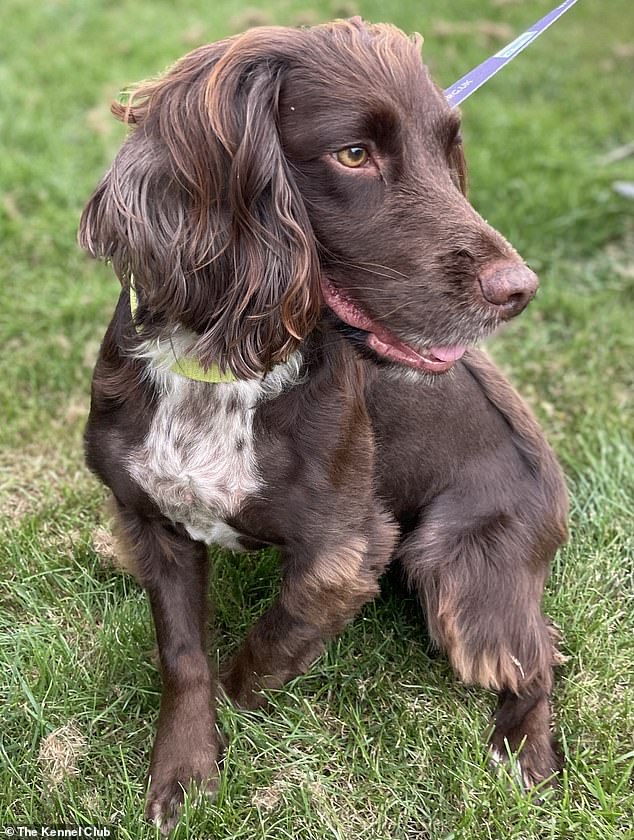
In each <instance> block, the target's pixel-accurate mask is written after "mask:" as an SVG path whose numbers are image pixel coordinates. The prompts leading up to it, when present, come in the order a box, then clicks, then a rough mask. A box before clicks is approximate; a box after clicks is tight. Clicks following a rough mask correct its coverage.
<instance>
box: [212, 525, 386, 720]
mask: <svg viewBox="0 0 634 840" xmlns="http://www.w3.org/2000/svg"><path fill="white" fill-rule="evenodd" d="M329 528H330V529H332V530H333V531H334V532H335V533H337V529H336V528H333V523H332V522H330V523H327V524H326V525H325V526H324V531H325V532H326V533H327V531H328V529H329ZM300 530H301V529H300ZM310 530H311V529H308V531H309V532H310ZM313 533H314V531H313ZM321 536H323V532H322V535H321ZM396 536H397V528H396V524H395V523H394V522H393V521H392V520H391V518H390V517H388V516H387V515H386V514H385V513H383V511H381V510H377V511H376V513H375V515H374V516H373V518H372V519H371V520H370V522H369V523H368V525H367V528H366V529H363V530H362V531H361V532H357V533H348V534H347V535H346V536H345V537H343V538H341V537H339V539H338V540H336V541H335V540H334V539H332V538H331V539H328V540H326V541H324V540H323V539H320V540H318V542H319V544H320V548H319V550H318V551H317V552H316V551H315V548H314V546H310V545H308V544H306V545H305V546H304V547H302V546H300V545H297V546H295V547H294V550H293V552H292V553H289V554H288V555H287V556H286V558H285V561H284V568H283V580H282V587H281V591H280V595H279V598H278V599H277V601H276V602H275V603H274V604H273V605H272V606H271V608H270V609H269V610H268V612H266V613H265V614H264V616H262V618H261V619H260V620H259V621H258V622H257V623H256V624H255V626H254V627H253V628H252V629H251V631H250V633H249V634H248V636H247V638H246V640H245V642H244V643H243V645H242V647H241V648H240V650H239V651H238V653H237V654H236V656H235V657H234V658H233V660H232V661H231V662H230V663H229V666H228V668H227V670H226V671H225V673H224V675H223V677H222V683H223V686H224V689H225V691H226V693H227V694H228V696H229V697H230V698H231V699H232V700H233V701H234V702H235V703H237V704H238V705H239V706H242V707H245V708H254V707H257V706H263V705H265V704H266V699H265V697H264V696H263V695H262V694H261V693H260V689H263V688H265V689H266V688H277V687H279V686H281V685H283V684H284V683H285V682H287V681H288V680H290V679H292V678H293V677H296V676H298V675H299V674H302V673H304V672H305V671H306V670H307V669H308V668H309V667H310V665H311V664H312V663H313V662H314V660H315V659H316V658H317V657H318V656H319V655H320V654H321V652H322V651H323V648H324V642H325V641H326V640H328V639H331V638H333V637H334V636H335V635H336V634H337V633H339V632H340V631H341V630H342V629H343V628H344V627H345V625H346V624H347V623H348V622H349V621H351V620H352V619H353V618H354V616H355V615H356V614H357V612H358V611H359V610H360V609H361V607H362V606H363V604H365V603H366V602H367V601H369V600H371V599H372V598H374V597H375V596H376V594H377V593H378V591H379V585H378V578H379V576H380V574H381V572H382V571H383V569H384V568H385V566H386V565H387V563H388V562H389V559H390V557H391V555H392V551H393V549H394V546H395V543H396ZM302 549H303V550H302Z"/></svg>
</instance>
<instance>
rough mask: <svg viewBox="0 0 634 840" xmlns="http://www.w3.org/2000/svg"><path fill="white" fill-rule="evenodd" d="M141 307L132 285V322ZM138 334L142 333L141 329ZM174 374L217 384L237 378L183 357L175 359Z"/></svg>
mask: <svg viewBox="0 0 634 840" xmlns="http://www.w3.org/2000/svg"><path fill="white" fill-rule="evenodd" d="M138 307H139V299H138V297H137V293H136V289H135V288H134V286H133V285H132V283H131V284H130V312H131V313H132V320H134V316H135V315H136V311H137V309H138ZM136 330H137V332H139V333H140V332H141V330H140V329H139V327H137V328H136ZM170 370H171V371H172V373H178V374H180V375H181V376H184V377H185V378H186V379H193V380H194V381H195V382H211V383H213V384H217V383H220V382H235V381H236V377H235V376H234V375H233V374H232V373H231V371H229V370H228V371H226V372H225V373H223V372H222V371H221V370H220V368H219V367H218V365H217V364H213V365H211V366H210V367H209V368H207V370H205V368H204V367H203V366H202V365H201V364H200V362H199V361H198V359H195V358H194V357H193V356H183V357H182V358H180V359H177V358H175V360H174V364H172V365H170Z"/></svg>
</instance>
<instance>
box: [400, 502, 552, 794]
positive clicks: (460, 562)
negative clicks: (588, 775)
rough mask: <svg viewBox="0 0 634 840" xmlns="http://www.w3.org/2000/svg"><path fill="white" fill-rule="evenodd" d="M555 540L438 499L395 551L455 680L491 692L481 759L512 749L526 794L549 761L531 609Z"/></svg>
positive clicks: (544, 688)
mask: <svg viewBox="0 0 634 840" xmlns="http://www.w3.org/2000/svg"><path fill="white" fill-rule="evenodd" d="M463 489H464V488H463ZM555 533H561V532H560V531H558V529H557V528H553V529H552V531H549V529H548V528H547V527H542V523H539V524H536V523H531V522H529V521H527V520H526V519H523V518H522V519H520V517H519V516H516V515H515V514H511V513H509V512H503V511H497V512H495V511H491V512H489V513H484V512H482V511H481V510H480V511H479V512H478V513H477V514H475V513H473V512H469V511H468V505H465V496H464V493H460V494H458V493H453V492H448V493H446V494H444V495H442V496H439V497H438V498H437V499H436V500H435V501H434V502H433V503H432V504H431V505H430V506H429V508H428V509H427V510H426V511H425V512H424V514H423V516H422V518H421V522H420V525H419V526H418V528H417V529H416V530H415V531H413V532H412V533H411V534H410V535H409V536H408V537H407V538H406V539H405V540H404V542H403V543H402V545H401V547H400V548H399V551H398V557H399V558H400V560H401V562H402V564H403V567H404V570H405V572H406V575H407V578H408V580H409V583H410V584H411V586H412V587H413V589H414V590H415V591H416V592H417V593H418V596H419V598H420V600H421V602H422V605H423V607H424V609H425V611H426V614H427V621H428V625H429V630H430V635H431V636H432V638H433V639H434V641H435V642H436V643H437V644H438V645H439V646H440V647H441V648H442V649H443V650H444V651H445V652H446V654H447V656H448V657H449V660H450V662H451V664H452V666H453V669H454V671H455V672H456V674H457V675H458V676H459V678H460V679H461V680H462V681H464V682H465V683H467V684H478V685H481V686H484V687H485V688H488V689H490V690H492V691H495V692H497V694H498V697H499V705H498V709H497V712H496V713H495V716H494V729H493V734H492V737H491V755H492V758H493V760H494V761H496V762H499V761H504V760H506V759H507V758H508V756H509V753H517V752H519V756H518V762H519V764H518V766H519V770H520V773H521V782H522V783H523V785H524V786H526V787H532V786H533V785H535V784H537V783H539V782H541V781H543V780H545V779H547V778H549V777H551V776H552V775H553V773H555V772H556V770H557V769H558V764H559V762H558V759H557V755H556V751H555V748H554V742H553V738H552V735H551V731H550V704H549V698H550V692H551V688H552V683H553V665H554V663H555V662H556V661H557V656H558V654H557V650H556V644H555V639H554V634H553V631H552V628H551V625H550V623H549V621H548V619H546V618H545V617H544V616H543V615H542V612H541V607H540V602H541V597H542V590H543V585H544V580H545V577H546V573H547V569H548V563H549V561H550V559H551V557H552V555H553V554H554V552H555V550H556V548H557V545H558V542H559V540H556V539H554V536H553V535H554V534H555Z"/></svg>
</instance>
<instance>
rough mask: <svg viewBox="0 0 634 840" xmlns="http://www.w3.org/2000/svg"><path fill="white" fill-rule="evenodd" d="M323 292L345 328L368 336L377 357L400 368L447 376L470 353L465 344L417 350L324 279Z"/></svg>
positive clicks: (369, 344) (322, 280) (322, 279)
mask: <svg viewBox="0 0 634 840" xmlns="http://www.w3.org/2000/svg"><path fill="white" fill-rule="evenodd" d="M321 291H322V294H323V296H324V301H325V302H326V305H327V306H328V307H329V308H330V309H332V311H333V312H334V313H335V315H336V316H337V317H338V318H340V319H341V320H342V321H343V322H344V323H345V324H348V325H349V326H351V327H354V328H355V329H356V330H361V331H362V332H363V333H365V334H366V336H367V337H366V341H365V343H366V344H367V346H368V347H370V348H371V349H372V350H373V351H374V352H375V353H377V355H379V356H381V357H383V358H384V359H387V360H389V361H391V362H395V363H396V364H400V365H406V366H407V367H411V368H414V369H415V370H420V371H425V372H426V373H446V371H448V370H450V369H451V368H452V367H453V366H454V364H455V363H456V362H457V361H458V359H460V358H461V357H462V356H463V355H464V354H465V352H466V351H467V346H466V345H463V344H453V345H447V346H439V347H436V346H434V347H426V348H425V349H424V350H422V349H415V348H414V347H412V345H411V344H406V343H405V342H404V341H401V339H400V338H397V337H396V336H395V335H394V333H392V332H391V331H390V330H388V329H387V328H386V327H384V326H382V325H381V324H378V323H377V322H376V321H373V320H372V318H370V316H369V315H368V314H367V312H364V311H363V309H362V308H361V307H360V306H359V304H358V303H356V302H355V301H353V300H352V298H350V297H348V295H346V294H345V292H343V291H342V290H341V289H338V288H337V287H336V286H335V285H334V283H332V282H331V281H330V280H329V279H328V278H326V277H323V276H322V278H321Z"/></svg>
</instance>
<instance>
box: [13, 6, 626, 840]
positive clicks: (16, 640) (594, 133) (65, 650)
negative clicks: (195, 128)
mask: <svg viewBox="0 0 634 840" xmlns="http://www.w3.org/2000/svg"><path fill="white" fill-rule="evenodd" d="M551 5H552V3H551V2H550V0H534V2H531V3H511V2H504V3H503V2H500V0H497V2H495V0H487V2H481V3H472V2H468V0H451V2H444V0H427V2H425V3H422V2H413V0H399V2H396V0H382V2H380V3H379V2H377V1H376V0H366V1H365V2H361V1H360V0H358V2H350V0H342V2H335V0H331V2H325V3H323V4H322V5H317V4H315V3H313V4H310V5H307V4H306V3H303V2H295V0H277V2H268V3H264V2H259V3H257V4H256V3H254V4H253V5H251V6H250V7H248V8H247V7H244V6H236V5H235V4H232V3H229V2H227V1H226V0H216V2H215V3H213V4H210V3H204V2H202V0H190V2H187V3H185V2H173V3H172V2H166V0H162V2H154V3H151V2H149V0H134V2H132V0H120V2H117V3H112V2H106V0H101V2H99V0H49V1H48V2H42V3H39V4H26V3H24V2H22V0H5V2H4V3H3V11H2V29H3V38H2V44H1V45H0V147H1V148H0V151H1V154H0V242H1V243H2V245H1V248H0V278H1V280H0V345H1V346H2V354H1V356H0V383H1V387H0V417H2V418H3V419H2V423H1V427H0V444H1V446H0V513H1V515H2V526H1V527H2V533H1V544H0V571H1V575H0V826H1V825H2V824H5V823H27V824H28V823H58V824H59V823H77V822H79V823H100V824H108V825H113V824H116V825H118V826H119V836H120V837H121V838H138V837H151V836H153V833H154V832H153V829H151V828H149V827H147V826H145V825H144V823H143V821H142V819H141V814H142V800H143V795H144V784H145V773H146V770H147V765H148V757H149V750H150V746H151V741H152V733H153V731H154V726H155V722H156V717H157V711H158V702H159V691H160V681H159V677H158V674H157V671H156V668H155V666H154V664H153V654H152V649H153V644H154V641H153V632H152V628H151V623H150V618H149V611H148V607H147V605H146V602H145V597H144V595H143V593H142V592H141V591H140V590H139V589H138V587H137V586H136V584H135V583H134V582H133V581H131V580H130V579H129V578H127V577H125V576H123V575H122V574H120V573H119V572H116V571H115V570H114V569H113V567H112V563H111V560H110V557H109V543H108V538H107V532H106V531H104V527H105V522H104V519H103V514H102V502H103V498H104V493H103V491H102V489H101V488H100V487H99V486H98V485H97V483H96V482H95V481H94V480H93V479H92V478H91V477H90V476H89V475H88V474H87V472H86V470H85V468H84V467H83V464H82V455H81V429H82V426H83V422H84V418H85V415H86V411H87V406H88V393H89V381H90V369H91V366H92V364H93V363H94V359H95V356H96V352H97V348H98V344H99V340H100V338H101V336H102V334H103V331H104V329H105V325H106V323H107V320H108V318H109V315H110V312H111V310H112V307H113V303H114V301H115V299H116V295H117V283H116V282H115V280H114V278H113V276H112V274H111V271H110V270H109V269H108V268H106V267H103V266H99V265H97V264H95V263H93V262H91V261H90V260H88V259H87V258H86V257H85V255H83V254H82V253H80V252H79V250H78V249H77V248H76V246H75V244H74V237H75V230H76V227H77V220H78V215H79V213H80V210H81V207H82V204H83V203H84V202H85V200H86V199H87V197H88V195H89V194H90V192H91V190H92V188H93V187H94V185H95V184H96V182H97V180H98V178H99V177H100V176H101V174H102V173H103V171H104V169H105V168H106V166H107V164H108V163H109V161H110V160H111V158H112V156H113V154H114V153H115V150H116V148H117V146H118V144H119V142H120V140H121V137H122V129H121V127H120V126H118V125H117V124H116V123H115V121H114V120H111V119H110V118H109V115H108V104H109V100H110V98H111V97H113V96H115V95H116V94H117V93H118V91H119V90H120V89H121V88H123V87H125V85H127V84H128V83H130V82H133V81H135V80H138V79H141V78H144V77H147V76H149V75H153V74H154V73H156V72H157V71H159V70H160V69H162V68H163V67H164V66H165V65H167V64H168V63H170V62H171V61H173V60H174V59H176V58H177V57H178V56H179V55H181V54H182V53H184V52H185V51H187V50H188V49H190V48H192V47H193V46H195V45H197V44H199V43H202V42H205V41H210V40H215V39H217V38H219V37H221V36H223V35H225V34H227V33H228V32H232V31H238V30H240V29H242V28H245V27H246V26H248V25H251V24H253V23H262V22H273V23H310V22H317V21H320V20H324V19H327V18H330V17H334V16H340V15H350V14H352V13H355V12H360V13H362V14H363V15H364V16H365V17H366V18H368V19H370V20H390V21H392V22H394V23H396V24H398V25H400V26H402V27H403V28H404V29H406V30H410V31H411V30H419V31H421V32H423V34H425V35H426V42H425V47H424V51H425V56H426V59H427V61H428V62H429V63H430V65H431V66H432V68H433V70H434V72H435V74H436V76H437V78H438V79H439V81H440V82H441V84H444V85H448V84H450V83H451V82H453V81H454V80H455V79H456V78H458V77H459V76H461V75H462V74H463V72H464V71H465V70H466V69H468V68H469V67H470V66H472V65H473V64H475V63H476V62H477V61H479V60H481V59H483V58H485V57H486V56H488V55H489V54H491V53H492V52H493V51H494V50H495V49H496V48H497V47H498V45H500V44H502V43H504V42H505V40H506V38H505V37H504V35H503V34H502V35H501V36H500V38H498V39H496V38H491V37H490V36H489V35H487V34H486V31H487V30H486V28H483V27H482V26H481V21H483V20H488V21H496V22H497V23H498V24H504V25H506V26H507V27H508V29H509V38H508V40H510V33H519V32H521V31H522V30H523V29H524V28H525V27H526V26H527V25H528V24H530V23H532V22H533V20H535V19H536V18H537V17H539V16H540V15H541V14H544V13H545V12H546V11H547V10H548V9H549V8H550V6H551ZM456 22H458V23H460V24H461V26H460V27H453V31H451V32H449V31H448V30H449V29H450V28H451V27H449V25H448V24H449V23H456ZM464 24H468V26H464ZM633 42H634V17H633V16H632V10H631V0H611V2H610V3H609V4H608V3H591V2H581V3H579V4H578V7H576V8H575V9H574V10H573V11H571V12H570V13H569V14H568V15H567V16H566V17H565V18H564V19H563V20H562V21H561V22H560V23H558V24H557V25H556V26H555V27H554V28H553V29H552V30H550V31H549V32H548V34H547V35H545V36H544V37H543V38H542V39H541V40H540V41H539V42H538V43H537V44H535V45H533V46H531V48H530V49H529V50H528V51H527V52H526V53H525V54H524V55H523V56H522V57H521V58H519V59H518V60H517V61H516V62H514V63H513V64H512V65H511V66H510V67H509V68H507V69H506V70H505V71H504V72H503V73H502V74H500V75H499V76H498V77H496V79H495V80H493V81H492V82H491V83H489V85H487V87H486V88H484V89H482V90H481V91H479V92H478V93H477V94H476V95H474V97H473V98H472V99H471V100H469V102H468V103H466V105H465V107H464V109H463V110H464V117H465V131H464V133H465V138H466V145H467V151H468V155H469V160H470V165H471V182H472V198H473V201H474V203H475V204H476V206H477V207H478V209H479V210H480V211H481V212H482V213H483V214H484V215H485V217H486V218H488V219H489V221H490V222H491V223H492V224H494V225H496V226H497V227H499V228H500V229H501V230H502V232H503V233H504V234H505V235H507V236H508V237H509V238H510V239H511V240H512V241H513V242H514V244H515V245H516V246H517V247H518V249H519V250H520V252H521V253H522V254H523V255H524V256H525V258H526V259H527V260H528V261H529V262H530V263H531V264H532V265H533V266H534V267H536V268H537V269H538V270H539V272H540V275H541V279H542V290H541V292H540V295H539V297H538V299H537V300H536V301H535V302H534V303H533V304H532V305H531V307H530V308H529V310H528V311H527V312H526V313H525V314H524V315H523V316H522V317H521V318H520V319H518V320H517V321H516V322H515V323H514V324H513V325H512V326H510V327H509V328H508V329H507V330H506V332H505V333H504V334H502V335H501V336H499V337H498V338H496V339H495V340H493V341H491V342H490V344H489V348H490V350H491V351H492V352H493V354H494V355H495V357H496V358H497V359H498V361H499V362H500V363H501V365H502V366H503V367H504V368H505V369H506V370H507V371H508V372H509V373H510V375H511V376H512V378H513V380H514V381H515V382H516V383H517V385H518V386H519V387H520V389H521V390H522V392H523V393H524V394H525V395H526V396H527V398H528V399H529V400H530V401H531V403H532V405H533V406H534V408H535V410H536V412H537V413H538V415H539V417H540V419H541V421H542V423H543V425H544V427H545V429H546V432H547V434H548V437H549V439H550V440H551V441H552V442H553V445H554V446H555V448H556V449H557V452H558V454H559V456H560V458H561V460H562V462H563V464H564V466H565V469H566V472H567V475H568V478H569V484H570V490H571V495H572V515H571V538H570V542H569V544H568V545H567V546H566V548H565V549H564V550H563V551H562V552H561V553H560V555H559V556H558V558H557V560H556V562H555V565H554V568H553V574H552V576H551V578H550V581H549V585H548V589H547V594H546V609H547V611H548V612H549V614H550V615H551V616H552V617H553V618H554V619H555V621H556V622H557V624H558V625H559V626H560V627H561V628H562V630H563V633H564V643H563V651H564V653H565V654H566V656H567V657H568V661H567V662H566V664H565V665H563V666H562V667H561V668H560V669H559V672H558V677H557V685H556V691H555V698H554V699H555V708H556V729H557V733H558V735H559V737H560V739H561V741H562V744H563V747H564V750H565V754H566V768H565V771H564V774H563V777H562V783H561V788H560V790H559V791H557V792H555V793H554V794H547V795H545V797H544V798H543V799H542V800H541V801H540V800H539V798H538V797H535V796H533V797H524V796H522V795H520V794H519V792H518V791H517V790H516V789H515V788H514V786H513V784H512V783H511V781H510V780H509V779H508V778H499V777H496V776H495V775H493V774H491V773H490V771H489V769H488V768H487V763H486V753H485V749H484V747H483V738H484V735H485V733H486V730H487V726H488V719H489V714H490V711H491V708H492V705H493V698H492V696H491V695H488V694H487V693H486V692H484V691H481V690H477V689H473V688H465V687H463V686H461V685H460V684H458V683H457V682H456V681H455V679H454V678H453V676H452V673H451V669H450V668H449V666H448V664H447V662H446V661H445V660H444V658H443V657H442V656H439V655H438V654H437V653H436V652H435V651H434V650H433V649H432V647H431V646H430V644H429V641H428V639H427V636H426V633H425V629H424V624H423V621H422V618H421V616H420V614H419V612H418V610H417V608H416V605H415V604H414V603H413V601H412V600H411V599H409V598H403V596H402V594H401V593H400V592H399V591H398V590H397V588H396V587H395V586H394V585H393V583H391V582H390V581H388V582H386V584H385V587H384V592H383V595H382V597H381V598H380V599H378V600H377V602H376V603H374V604H372V605H370V606H368V607H367V608H366V609H365V610H364V611H363V614H362V615H361V616H360V617H359V619H358V620H357V621H356V622H355V623H354V624H353V625H352V626H351V627H350V628H349V629H348V630H347V631H346V632H345V633H344V634H343V635H342V636H341V637H340V638H339V639H338V640H337V641H336V642H334V643H332V644H331V645H330V646H329V648H328V651H327V653H326V655H325V656H324V657H323V658H322V659H321V660H319V661H318V662H317V663H316V665H315V666H314V667H313V668H312V669H311V671H310V673H309V674H308V675H306V676H305V677H303V678H301V679H298V680H295V681H294V682H293V683H292V684H290V685H289V686H288V687H286V688H285V689H284V690H281V691H279V692H276V693H275V694H274V695H273V704H272V710H271V711H270V712H269V713H267V714H264V713H251V714H243V713H238V712H236V711H234V710H233V709H231V708H230V707H228V706H222V707H221V709H220V719H221V723H222V727H223V729H224V730H225V732H226V733H227V735H228V736H229V746H228V751H227V756H226V762H225V770H224V773H223V776H222V780H221V786H220V791H219V795H218V798H217V800H216V801H215V803H213V804H209V803H207V802H204V803H188V804H187V807H186V810H185V814H184V817H183V820H182V823H181V826H180V828H179V829H178V833H177V836H178V837H214V838H225V837H226V838H254V837H257V838H271V840H283V838H294V839H295V838H302V840H303V838H307V840H308V839H309V840H334V839H335V838H342V840H343V839H344V838H345V840H348V838H357V837H358V838H368V839H369V838H372V840H384V838H403V840H405V839H406V838H407V840H418V839H419V838H420V840H428V838H429V840H441V838H445V840H449V839H450V838H454V840H458V838H467V839H468V838H474V840H480V838H482V840H484V838H501V840H529V839H530V838H544V840H545V839H546V838H552V840H558V838H574V840H585V839H586V838H591V839H592V840H595V839H596V840H612V838H627V837H630V838H631V837H633V836H634V835H633V833H632V827H631V823H632V814H633V813H634V790H633V787H632V771H633V767H634V741H633V733H634V689H633V683H634V680H633V677H632V675H633V672H634V632H633V631H634V619H633V615H634V585H633V578H634V569H633V554H634V552H633V547H634V546H633V539H632V524H633V523H634V503H633V499H634V454H633V449H634V447H633V443H632V438H633V434H632V433H633V430H634V419H633V412H632V394H633V390H634V389H633V385H634V383H633V381H632V379H633V376H632V370H633V364H632V363H633V360H634V355H633V351H634V330H633V328H632V324H633V323H634V256H633V245H634V224H633V223H632V218H633V217H632V211H633V210H634V204H633V203H632V202H631V201H630V202H629V203H628V201H627V200H626V199H624V198H621V197H619V196H618V195H617V194H616V193H615V192H614V191H613V190H612V187H611V184H612V182H613V181H614V180H634V158H632V157H630V158H629V159H625V160H622V161H620V162H617V163H612V164H606V163H603V162H602V156H603V155H605V154H606V153H607V152H609V151H610V150H611V149H613V148H615V147H617V146H619V145H621V144H624V143H626V142H629V141H632V140H633V139H634V116H633V115H634V91H633V89H632V85H631V80H632V76H633V74H634V50H633V49H632V43H633ZM276 583H277V573H276V564H275V562H274V558H272V557H271V556H269V555H266V554H265V555H261V556H258V557H255V558H252V557H248V558H237V557H234V556H232V555H230V554H223V553H220V552H219V553H217V554H216V555H215V571H214V580H213V589H214V596H215V600H216V604H217V611H216V613H217V614H216V622H217V628H218V632H217V641H218V645H219V648H220V650H221V653H223V654H224V653H226V651H227V650H228V649H229V648H230V647H231V646H233V645H234V644H235V643H236V642H237V640H238V639H239V638H240V636H241V635H243V634H244V632H245V629H246V627H247V625H248V624H249V623H251V622H252V621H253V619H254V617H256V616H257V615H258V614H259V613H260V612H261V611H262V609H263V608H264V606H265V604H266V603H267V602H268V601H270V599H271V598H272V597H273V595H274V592H275V588H276Z"/></svg>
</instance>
